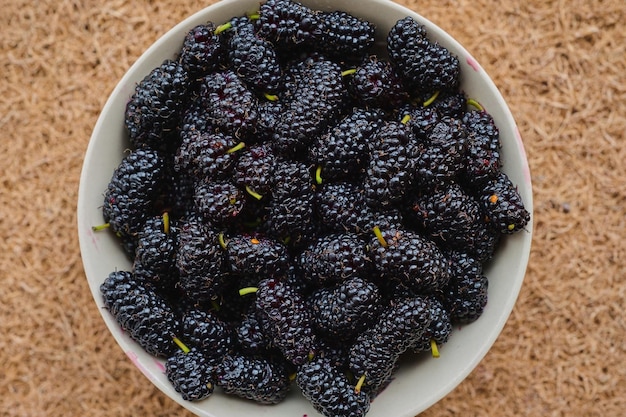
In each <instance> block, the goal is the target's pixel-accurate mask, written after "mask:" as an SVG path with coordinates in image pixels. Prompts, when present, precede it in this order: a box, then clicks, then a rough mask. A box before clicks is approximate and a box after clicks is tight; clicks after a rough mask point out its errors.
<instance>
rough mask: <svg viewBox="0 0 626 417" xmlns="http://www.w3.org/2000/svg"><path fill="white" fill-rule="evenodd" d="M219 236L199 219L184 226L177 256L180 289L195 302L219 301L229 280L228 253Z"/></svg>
mask: <svg viewBox="0 0 626 417" xmlns="http://www.w3.org/2000/svg"><path fill="white" fill-rule="evenodd" d="M217 235H218V234H217V232H215V231H213V230H211V229H210V228H209V227H207V226H206V225H205V224H203V223H202V222H200V221H199V220H198V219H189V220H188V221H186V222H184V223H183V224H182V225H181V227H180V232H179V246H178V252H177V254H176V266H177V268H178V271H179V273H180V287H181V289H182V290H183V291H184V292H185V293H186V295H187V297H188V298H189V299H191V300H193V301H195V302H204V301H208V300H211V299H213V298H215V297H216V296H217V295H218V294H219V293H220V290H221V287H222V286H223V284H224V281H225V279H226V273H225V272H226V259H225V254H224V250H223V249H222V247H221V246H220V245H219V243H218V236H217Z"/></svg>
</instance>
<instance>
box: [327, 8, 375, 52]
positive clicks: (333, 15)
mask: <svg viewBox="0 0 626 417" xmlns="http://www.w3.org/2000/svg"><path fill="white" fill-rule="evenodd" d="M319 17H320V19H321V20H322V25H323V27H324V33H323V34H322V36H321V40H320V45H319V49H320V50H321V52H322V54H324V55H326V56H328V57H330V58H333V59H337V60H341V61H347V62H358V61H359V60H361V59H362V58H363V56H364V55H365V54H366V53H367V51H368V50H369V49H370V48H371V47H372V45H373V44H374V32H375V30H376V28H375V27H374V25H373V24H372V23H370V22H368V21H365V20H363V19H359V18H357V17H355V16H353V15H351V14H349V13H346V12H343V11H333V12H322V13H320V14H319Z"/></svg>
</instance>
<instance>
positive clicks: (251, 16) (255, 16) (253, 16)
mask: <svg viewBox="0 0 626 417" xmlns="http://www.w3.org/2000/svg"><path fill="white" fill-rule="evenodd" d="M260 18H261V14H260V13H259V12H254V13H250V14H249V15H248V19H250V20H259V19H260Z"/></svg>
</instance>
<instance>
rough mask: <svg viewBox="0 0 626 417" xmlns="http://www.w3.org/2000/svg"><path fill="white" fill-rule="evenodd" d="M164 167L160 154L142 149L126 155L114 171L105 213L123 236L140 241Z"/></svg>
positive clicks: (106, 218) (108, 221)
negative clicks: (138, 237) (140, 233)
mask: <svg viewBox="0 0 626 417" xmlns="http://www.w3.org/2000/svg"><path fill="white" fill-rule="evenodd" d="M163 170H164V168H163V158H162V157H161V156H160V155H159V153H157V152H156V151H154V150H150V149H138V150H136V151H133V152H131V153H130V154H128V155H126V156H125V157H124V158H123V159H122V161H121V162H120V164H119V165H118V167H117V168H116V169H115V171H114V172H113V175H112V176H111V180H110V182H109V184H108V186H107V189H106V191H105V193H104V205H103V206H102V214H103V215H104V220H105V222H107V223H109V224H110V227H111V230H113V232H115V233H117V234H119V235H120V236H121V237H122V239H125V240H127V239H132V240H134V241H136V236H137V233H139V231H140V230H141V229H142V227H143V223H144V222H145V220H146V218H147V216H148V215H149V214H150V213H151V211H152V207H153V203H154V200H155V198H156V196H157V194H158V193H159V183H160V181H161V179H162V176H163ZM133 256H134V254H133Z"/></svg>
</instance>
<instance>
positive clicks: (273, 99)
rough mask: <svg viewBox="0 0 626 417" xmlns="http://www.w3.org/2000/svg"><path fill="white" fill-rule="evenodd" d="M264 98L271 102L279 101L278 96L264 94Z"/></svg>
mask: <svg viewBox="0 0 626 417" xmlns="http://www.w3.org/2000/svg"><path fill="white" fill-rule="evenodd" d="M263 97H265V98H266V99H268V100H269V101H278V96H277V95H276V94H270V93H263Z"/></svg>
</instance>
